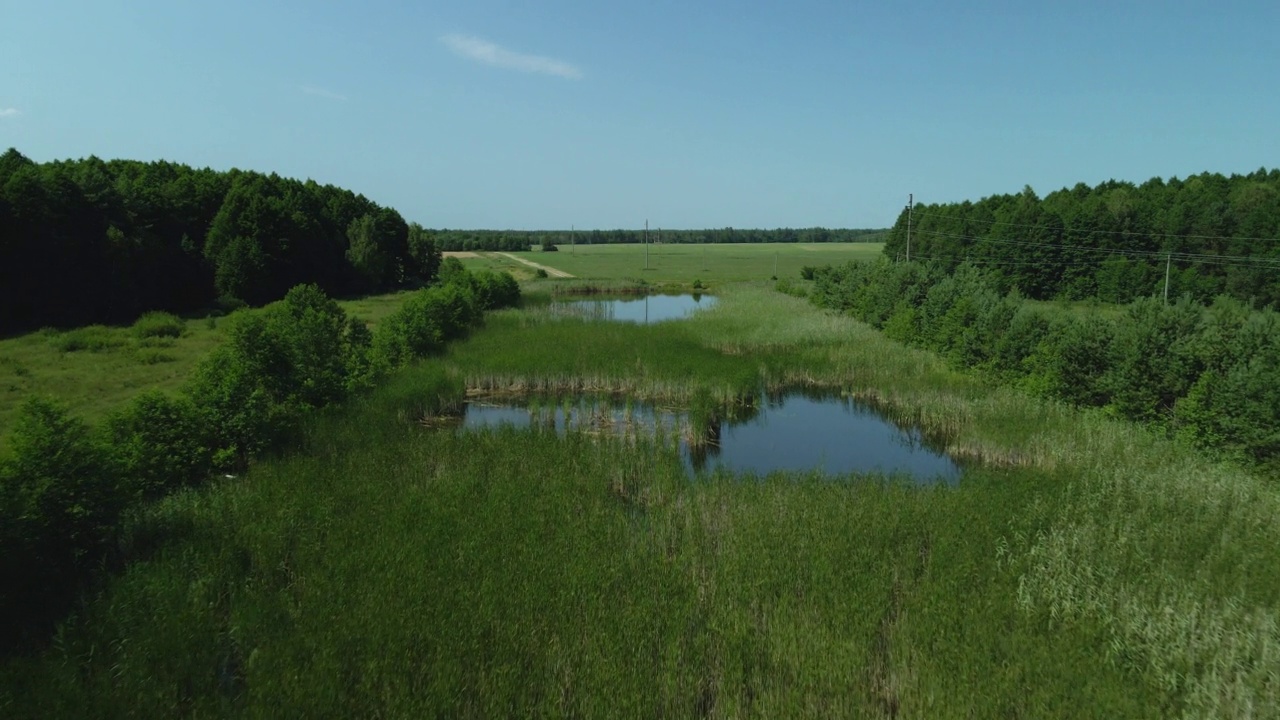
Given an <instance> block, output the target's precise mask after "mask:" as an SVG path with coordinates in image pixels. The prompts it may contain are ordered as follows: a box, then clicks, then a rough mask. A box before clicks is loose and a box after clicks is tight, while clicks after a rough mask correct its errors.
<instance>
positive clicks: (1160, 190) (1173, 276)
mask: <svg viewBox="0 0 1280 720" xmlns="http://www.w3.org/2000/svg"><path fill="white" fill-rule="evenodd" d="M910 216H911V217H910V222H911V247H910V255H911V259H912V260H915V259H921V260H925V259H928V260H937V261H939V262H941V263H942V264H943V265H944V266H945V267H947V268H949V269H950V268H955V267H956V266H958V265H959V264H960V263H961V262H965V261H968V262H970V263H972V264H975V265H978V266H981V267H983V268H985V269H988V270H990V271H991V273H992V275H993V276H994V277H996V278H997V279H998V281H999V282H1000V283H1001V286H1002V289H1011V288H1017V289H1018V290H1020V291H1021V292H1022V293H1023V294H1025V295H1027V296H1029V297H1033V298H1038V299H1047V298H1054V297H1064V298H1068V299H1076V298H1087V297H1095V296H1096V297H1099V298H1101V299H1103V300H1106V301H1110V302H1122V303H1123V302H1129V301H1130V300H1133V299H1134V298H1137V297H1144V296H1150V295H1153V294H1156V293H1157V292H1161V293H1162V292H1163V288H1164V278H1165V271H1166V267H1167V269H1168V271H1169V294H1170V297H1179V296H1181V295H1183V294H1190V295H1191V296H1192V297H1194V298H1196V299H1198V300H1200V301H1201V302H1208V301H1209V300H1211V299H1212V298H1213V297H1215V296H1216V295H1218V294H1222V293H1225V294H1228V295H1231V296H1233V297H1236V298H1238V299H1241V300H1245V301H1251V302H1254V303H1255V304H1258V305H1274V304H1276V303H1277V302H1280V170H1270V171H1268V170H1266V169H1265V168H1264V169H1261V170H1258V171H1256V172H1253V173H1250V174H1247V175H1231V176H1230V177H1226V176H1223V175H1220V174H1217V173H1203V174H1200V175H1192V176H1191V177H1188V178H1187V179H1185V180H1179V179H1177V178H1172V179H1169V180H1167V181H1166V180H1162V179H1160V178H1153V179H1151V180H1148V181H1147V182H1145V183H1143V184H1141V185H1134V184H1132V183H1128V182H1118V181H1115V180H1109V181H1107V182H1104V183H1100V184H1098V185H1097V186H1095V187H1089V186H1088V185H1085V184H1084V183H1079V184H1077V185H1076V186H1075V187H1072V188H1063V189H1062V190H1058V191H1056V192H1053V193H1050V194H1049V195H1046V196H1045V197H1044V198H1040V197H1038V196H1037V195H1036V193H1035V192H1034V191H1033V190H1032V189H1031V188H1029V187H1027V188H1024V189H1023V191H1022V192H1020V193H1017V194H1012V195H993V196H991V197H986V198H983V199H981V200H978V201H976V202H970V201H964V202H959V203H942V204H936V205H927V204H922V205H917V206H916V207H915V208H914V210H913V211H912V212H911V213H910ZM907 223H908V212H907V210H906V209H905V208H904V209H903V212H902V214H901V215H900V216H899V217H898V221H897V223H895V225H894V227H893V229H892V230H890V231H889V235H888V239H887V241H886V243H885V254H886V255H888V256H889V257H890V258H899V259H904V258H905V257H906V255H907Z"/></svg>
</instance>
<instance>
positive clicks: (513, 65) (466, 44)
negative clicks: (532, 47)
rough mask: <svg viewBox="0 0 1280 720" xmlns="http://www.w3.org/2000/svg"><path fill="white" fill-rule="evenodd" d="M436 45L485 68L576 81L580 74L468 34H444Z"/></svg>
mask: <svg viewBox="0 0 1280 720" xmlns="http://www.w3.org/2000/svg"><path fill="white" fill-rule="evenodd" d="M440 42H442V43H444V44H445V45H446V46H447V47H448V48H449V49H450V50H452V51H453V52H455V53H457V54H458V55H460V56H462V57H464V58H468V59H470V60H475V61H476V62H482V63H484V64H485V65H492V66H494V67H500V68H506V69H507V70H518V71H520V72H526V73H537V74H539V75H554V76H556V77H562V78H568V79H569V80H578V79H580V78H581V77H582V71H581V70H579V69H578V68H577V67H576V66H574V65H571V64H569V63H567V62H563V61H561V60H556V59H554V58H549V57H543V56H541V55H526V54H524V53H518V52H515V51H513V50H508V49H506V48H504V47H502V46H501V45H495V44H494V43H491V42H489V41H488V40H483V39H481V38H478V37H473V36H471V35H458V34H456V33H455V34H452V35H445V36H444V37H442V38H440Z"/></svg>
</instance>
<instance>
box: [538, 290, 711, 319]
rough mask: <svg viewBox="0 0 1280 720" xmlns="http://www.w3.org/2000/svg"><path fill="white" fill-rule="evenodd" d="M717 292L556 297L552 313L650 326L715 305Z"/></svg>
mask: <svg viewBox="0 0 1280 720" xmlns="http://www.w3.org/2000/svg"><path fill="white" fill-rule="evenodd" d="M715 303H716V298H715V296H714V295H701V294H697V293H695V294H692V295H689V294H685V295H645V296H643V297H630V298H608V299H606V298H589V299H583V300H555V301H552V303H551V312H552V313H554V314H556V315H564V316H568V317H577V318H582V319H583V320H597V321H612V322H631V323H639V324H642V325H648V324H649V323H656V322H662V321H664V320H680V319H682V318H686V317H689V316H690V315H692V314H693V313H694V311H696V310H700V309H703V308H708V307H711V306H712V305H715Z"/></svg>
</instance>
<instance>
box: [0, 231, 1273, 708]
mask: <svg viewBox="0 0 1280 720" xmlns="http://www.w3.org/2000/svg"><path fill="white" fill-rule="evenodd" d="M535 257H536V256H535ZM538 259H541V258H538ZM566 269H567V268H566ZM770 286H771V283H767V282H762V283H753V284H737V285H727V286H726V287H724V288H723V290H722V292H720V302H719V303H717V305H716V306H715V307H714V308H713V309H711V310H709V311H706V312H703V313H699V314H697V315H695V317H694V318H692V319H690V320H688V321H685V322H680V323H667V324H662V325H657V326H631V325H599V324H593V323H588V322H582V321H576V320H562V321H555V320H552V319H551V318H550V316H549V315H548V314H547V313H546V312H545V311H543V310H542V309H541V308H540V307H539V306H538V305H537V304H536V303H531V304H530V306H529V307H528V308H526V309H522V310H514V311H503V312H500V313H496V314H494V315H493V316H491V317H490V318H489V320H488V322H487V324H486V326H485V328H484V329H482V330H480V331H478V332H477V333H475V334H474V335H473V336H472V337H471V338H470V339H468V340H466V341H464V342H462V343H459V344H457V345H455V346H453V347H451V348H450V350H449V351H448V353H447V354H446V355H445V356H443V357H442V358H439V359H436V360H432V361H428V362H426V363H423V364H422V365H419V366H417V367H415V368H412V369H410V370H409V371H407V372H405V373H404V374H402V375H400V376H397V377H396V378H393V380H392V382H391V383H390V384H388V385H386V386H384V387H382V388H380V389H379V390H378V391H377V392H376V393H375V394H374V395H372V396H371V397H369V398H367V399H366V400H364V401H362V402H359V403H356V404H355V405H353V406H351V407H349V408H347V409H345V410H344V411H342V412H337V413H333V414H329V415H326V416H323V417H321V418H320V419H318V420H317V422H315V423H314V424H313V425H312V426H311V427H310V428H309V429H308V430H307V432H306V439H305V441H304V444H303V447H302V448H301V450H300V451H299V452H298V453H296V454H293V455H291V456H289V457H283V458H275V459H269V460H267V461H264V462H262V463H259V464H258V465H257V466H255V467H254V468H253V469H252V470H251V471H250V472H249V473H248V474H247V475H246V476H244V477H241V478H236V479H231V480H226V481H222V482H219V483H218V484H216V485H214V486H211V487H208V488H206V489H203V490H200V491H189V492H184V493H181V494H179V495H177V496H173V497H170V498H169V499H167V500H165V501H163V502H161V503H159V504H158V505H156V506H154V507H152V508H150V509H148V510H147V511H146V512H144V513H143V514H142V515H140V516H139V517H137V518H136V519H135V520H134V521H133V525H132V526H131V530H130V532H129V533H128V534H127V536H126V538H125V540H124V541H123V542H122V549H121V552H122V554H124V555H125V556H126V557H127V558H128V559H130V560H131V561H132V562H131V564H130V565H129V567H128V569H127V570H126V571H125V572H124V573H123V574H122V575H120V576H118V577H116V578H114V579H113V580H111V581H110V582H109V583H108V584H107V585H106V586H105V587H104V588H103V590H102V591H101V593H100V594H98V595H97V596H95V597H94V598H91V599H90V600H89V601H88V602H86V604H85V605H84V608H83V610H82V611H81V612H80V613H78V614H77V616H76V617H74V618H71V619H69V620H68V621H67V622H66V623H65V624H64V626H63V627H62V629H61V630H60V632H59V633H58V635H57V637H56V638H55V639H54V642H53V643H52V644H51V647H50V648H49V649H48V650H47V651H46V652H45V653H44V654H42V655H40V656H38V657H31V658H11V659H9V660H8V661H7V662H6V663H5V664H4V665H3V666H0V710H3V711H4V712H5V714H6V715H7V716H9V717H67V716H75V717H116V716H122V715H129V716H137V717H172V716H175V715H188V716H228V715H231V716H248V717H262V716H277V715H291V716H307V717H311V716H315V717H352V716H359V717H369V716H378V717H423V716H447V717H494V716H503V717H509V716H539V717H542V716H552V717H569V716H576V717H600V716H608V717H650V716H652V717H749V716H750V717H796V716H802V717H903V718H906V717H911V718H916V717H919V718H947V717H1027V718H1032V717H1034V718H1044V717H1152V718H1166V717H1246V716H1252V717H1275V716H1277V714H1280V677H1278V676H1277V674H1276V668H1277V667H1280V624H1278V622H1277V618H1280V555H1278V554H1277V553H1276V552H1275V548H1276V547H1280V527H1278V526H1277V525H1276V523H1275V522H1274V518H1275V517H1277V515H1278V514H1280V497H1278V493H1277V491H1276V488H1274V487H1273V486H1269V485H1267V484H1265V483H1263V482H1262V481H1260V480H1259V479H1258V478H1256V477H1254V476H1252V475H1250V474H1249V473H1247V472H1244V471H1241V470H1238V469H1235V468H1232V467H1229V466H1224V465H1218V464H1213V463H1210V462H1207V461H1205V460H1204V459H1202V458H1200V457H1199V456H1197V455H1196V454H1194V453H1192V452H1190V451H1188V450H1186V449H1184V448H1182V447H1180V446H1177V445H1175V444H1173V443H1170V442H1167V441H1165V440H1163V439H1161V438H1158V437H1156V436H1155V435H1154V434H1152V433H1151V432H1149V431H1147V430H1144V429H1142V428H1139V427H1137V426H1134V425H1132V424H1129V423H1124V422H1120V421H1116V420H1114V419H1111V418H1108V417H1106V416H1105V415H1104V414H1102V413H1100V412H1081V411H1077V410H1072V409H1070V408H1067V407H1064V406H1062V405H1061V404H1058V403H1055V402H1049V401H1044V400H1039V399H1035V398H1031V397H1028V396H1026V395H1024V394H1021V393H1019V392H1016V391H1014V390H1010V389H1006V388H993V387H991V386H989V385H986V384H985V383H983V382H982V381H980V380H979V379H977V378H974V377H972V376H970V375H967V374H963V373H958V372H955V371H953V370H950V369H948V368H947V367H946V366H945V364H944V363H942V362H941V361H940V360H939V359H938V358H936V357H934V356H933V355H931V354H929V353H926V352H921V351H917V350H913V349H910V348H906V347H903V346H901V345H899V344H897V343H894V342H892V341H889V340H887V339H886V338H884V336H883V335H881V334H880V333H878V332H875V331H873V330H871V329H869V328H868V327H867V326H865V325H862V324H860V323H858V322H855V321H853V320H850V319H848V318H843V317H838V316H834V315H831V314H827V313H824V312H821V311H819V310H816V309H814V308H813V307H811V306H810V305H808V304H807V303H806V302H804V301H803V300H798V299H795V298H791V297H788V296H785V295H782V294H780V293H777V292H774V291H773V290H772V289H771V288H770ZM790 383H805V384H809V385H823V386H829V387H836V388H841V389H844V390H846V391H848V392H851V393H853V394H855V395H858V396H860V397H863V398H865V399H867V400H868V401H871V402H873V403H874V404H876V405H877V406H878V407H880V408H882V409H884V410H885V411H886V413H888V414H889V415H890V416H892V417H897V418H900V419H902V420H906V421H911V422H915V423H919V424H922V425H923V426H924V427H925V428H926V429H927V430H928V431H929V432H931V433H933V434H935V435H937V436H939V437H941V438H943V440H944V443H945V445H946V446H947V447H948V448H949V450H950V451H951V452H952V453H953V454H955V455H957V456H961V457H965V458H969V459H970V468H969V470H968V471H967V474H966V477H965V478H964V480H963V481H962V482H961V483H960V484H959V486H957V487H955V488H953V489H946V488H932V489H919V488H910V487H906V486H903V485H900V484H897V483H894V482H892V481H889V480H887V479H884V478H878V477H863V478H859V477H852V478H842V479H841V481H839V482H832V481H831V480H830V479H828V478H821V477H808V476H804V475H775V476H771V477H769V478H757V479H754V480H751V479H746V480H744V479H742V478H735V477H730V476H723V475H721V476H716V477H713V478H710V479H708V480H705V481H699V482H690V481H689V480H688V479H687V477H686V476H685V475H684V471H683V468H682V466H681V463H680V458H679V456H678V454H677V453H678V451H677V450H676V449H675V448H674V447H673V446H672V444H671V443H664V442H662V441H661V439H660V438H659V439H657V440H651V439H646V438H640V439H631V440H627V441H622V440H620V439H615V438H608V437H592V436H588V435H570V436H568V437H564V438H560V437H557V436H555V435H553V434H549V433H537V432H529V431H514V430H509V429H507V430H496V431H486V432H481V433H456V432H453V431H449V430H442V429H432V428H429V427H425V426H423V425H422V424H420V423H417V422H415V421H414V420H415V418H417V417H418V415H420V413H421V411H422V409H423V408H424V407H427V406H431V405H439V404H440V403H447V402H451V401H456V399H457V398H458V397H460V396H461V394H462V393H463V392H464V390H465V389H466V388H467V387H472V388H480V387H485V388H488V389H508V390H512V389H523V390H524V391H529V390H536V389H543V390H546V391H552V392H569V391H574V390H578V389H583V388H586V387H591V388H594V389H596V390H598V391H603V392H609V391H623V392H626V393H629V394H632V395H635V396H643V397H663V398H668V399H670V400H671V401H673V402H679V401H681V400H682V399H684V400H688V399H689V398H695V397H705V396H728V395H731V394H733V393H735V392H737V391H739V390H741V389H742V388H743V387H747V386H750V385H752V384H764V385H773V386H780V385H785V384H790Z"/></svg>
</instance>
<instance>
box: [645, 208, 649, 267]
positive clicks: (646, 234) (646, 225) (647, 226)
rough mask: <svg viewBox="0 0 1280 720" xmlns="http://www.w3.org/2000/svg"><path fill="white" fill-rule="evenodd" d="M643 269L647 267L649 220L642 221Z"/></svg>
mask: <svg viewBox="0 0 1280 720" xmlns="http://www.w3.org/2000/svg"><path fill="white" fill-rule="evenodd" d="M644 269H645V270H648V269H649V221H648V220H645V221H644Z"/></svg>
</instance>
